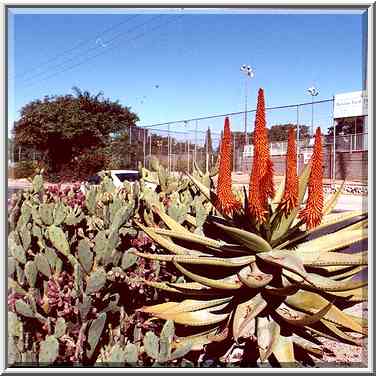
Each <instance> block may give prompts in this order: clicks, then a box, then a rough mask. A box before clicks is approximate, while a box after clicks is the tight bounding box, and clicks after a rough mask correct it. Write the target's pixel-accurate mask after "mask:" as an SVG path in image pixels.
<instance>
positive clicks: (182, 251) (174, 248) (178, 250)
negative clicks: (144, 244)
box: [136, 222, 203, 255]
mask: <svg viewBox="0 0 376 376" xmlns="http://www.w3.org/2000/svg"><path fill="white" fill-rule="evenodd" d="M136 223H137V225H138V226H139V227H140V228H141V230H142V231H144V232H145V234H146V235H148V236H149V238H150V239H152V240H154V241H155V242H156V243H158V244H159V245H160V246H161V247H163V248H166V249H167V250H168V251H170V252H171V253H174V254H176V255H203V253H202V252H199V251H194V250H190V249H187V248H184V247H181V246H180V245H177V244H174V243H173V242H171V241H169V240H167V239H166V238H164V237H163V236H161V235H158V234H157V233H156V232H155V231H154V230H153V229H152V228H149V227H145V226H143V225H142V224H141V223H139V222H136Z"/></svg>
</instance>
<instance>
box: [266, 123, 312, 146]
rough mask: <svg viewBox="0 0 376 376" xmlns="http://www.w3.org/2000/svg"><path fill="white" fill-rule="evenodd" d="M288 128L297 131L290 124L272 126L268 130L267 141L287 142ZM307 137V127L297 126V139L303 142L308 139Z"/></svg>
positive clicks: (294, 125)
mask: <svg viewBox="0 0 376 376" xmlns="http://www.w3.org/2000/svg"><path fill="white" fill-rule="evenodd" d="M290 128H294V129H295V130H297V126H296V124H292V123H288V124H276V125H272V126H271V127H270V129H268V135H269V141H270V142H278V141H287V139H288V134H289V129H290ZM308 136H309V127H308V126H307V125H299V138H300V139H301V140H303V139H306V138H308Z"/></svg>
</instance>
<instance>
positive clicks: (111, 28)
mask: <svg viewBox="0 0 376 376" xmlns="http://www.w3.org/2000/svg"><path fill="white" fill-rule="evenodd" d="M138 16H139V15H138V14H136V15H134V16H132V17H128V18H127V19H126V20H123V21H121V22H119V23H116V24H114V25H111V26H109V27H108V28H106V29H104V30H102V31H101V32H100V33H98V34H96V35H95V36H94V37H90V38H87V39H84V40H82V41H80V42H78V43H77V44H75V45H74V46H73V47H71V48H68V49H67V50H64V51H62V52H60V53H58V54H56V55H54V56H52V57H50V58H48V59H47V60H45V61H42V62H41V63H39V64H38V66H35V67H32V68H30V69H28V70H26V71H23V72H21V73H19V74H16V75H15V76H13V77H12V78H21V77H24V76H25V75H28V74H29V73H31V72H33V71H35V70H40V69H41V67H42V66H44V65H48V64H49V63H50V62H52V61H54V60H58V59H59V58H60V57H61V56H64V55H66V54H68V53H70V52H72V51H74V50H76V49H77V48H79V47H81V46H83V45H85V44H87V43H90V42H92V41H93V40H95V41H96V40H98V38H99V37H101V36H103V35H104V34H106V33H107V32H109V31H111V30H113V29H116V28H118V27H119V26H121V25H124V24H125V23H128V22H130V21H131V20H133V19H134V18H136V17H138Z"/></svg>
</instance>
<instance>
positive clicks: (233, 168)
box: [232, 132, 236, 172]
mask: <svg viewBox="0 0 376 376" xmlns="http://www.w3.org/2000/svg"><path fill="white" fill-rule="evenodd" d="M232 139H233V142H232V144H233V146H232V150H233V158H232V159H233V161H232V170H233V171H234V172H235V171H236V143H235V133H234V132H232Z"/></svg>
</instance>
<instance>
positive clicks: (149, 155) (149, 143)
mask: <svg viewBox="0 0 376 376" xmlns="http://www.w3.org/2000/svg"><path fill="white" fill-rule="evenodd" d="M151 137H152V135H151V132H150V136H149V165H148V167H149V168H150V162H151V142H152V140H151Z"/></svg>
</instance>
